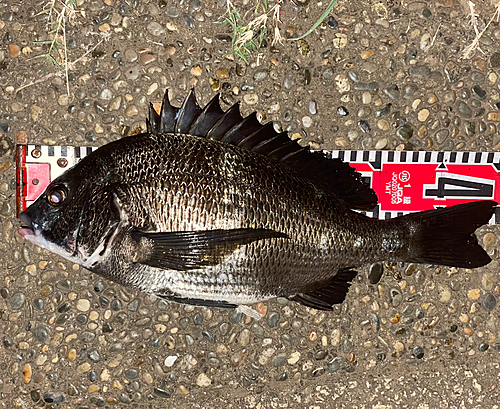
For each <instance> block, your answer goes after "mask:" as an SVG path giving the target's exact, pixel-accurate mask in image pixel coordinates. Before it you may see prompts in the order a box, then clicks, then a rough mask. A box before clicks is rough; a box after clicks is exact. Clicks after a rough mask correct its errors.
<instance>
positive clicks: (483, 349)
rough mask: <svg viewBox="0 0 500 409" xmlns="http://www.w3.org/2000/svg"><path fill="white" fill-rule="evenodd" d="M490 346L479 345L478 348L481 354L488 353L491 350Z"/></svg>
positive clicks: (485, 344)
mask: <svg viewBox="0 0 500 409" xmlns="http://www.w3.org/2000/svg"><path fill="white" fill-rule="evenodd" d="M489 347H490V346H489V344H487V343H482V344H479V346H478V347H477V349H478V350H479V351H480V352H486V351H487V350H488V348H489Z"/></svg>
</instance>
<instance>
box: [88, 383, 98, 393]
mask: <svg viewBox="0 0 500 409" xmlns="http://www.w3.org/2000/svg"><path fill="white" fill-rule="evenodd" d="M98 390H99V386H97V385H90V386H89V393H96V392H97V391H98Z"/></svg>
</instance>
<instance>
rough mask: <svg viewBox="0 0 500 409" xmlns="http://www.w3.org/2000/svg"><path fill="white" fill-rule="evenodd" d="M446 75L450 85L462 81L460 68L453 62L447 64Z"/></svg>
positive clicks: (445, 67)
mask: <svg viewBox="0 0 500 409" xmlns="http://www.w3.org/2000/svg"><path fill="white" fill-rule="evenodd" d="M444 73H445V74H446V77H447V78H448V81H449V82H450V83H455V82H457V81H458V80H459V79H460V67H459V66H458V65H457V64H456V63H455V62H453V61H448V62H447V63H446V65H445V66H444Z"/></svg>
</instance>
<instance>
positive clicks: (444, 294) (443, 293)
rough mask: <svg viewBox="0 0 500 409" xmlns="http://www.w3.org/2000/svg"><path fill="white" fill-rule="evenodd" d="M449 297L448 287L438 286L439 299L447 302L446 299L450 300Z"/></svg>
mask: <svg viewBox="0 0 500 409" xmlns="http://www.w3.org/2000/svg"><path fill="white" fill-rule="evenodd" d="M450 298H451V291H450V289H449V288H448V287H446V286H441V287H439V301H441V302H443V303H447V302H448V301H450Z"/></svg>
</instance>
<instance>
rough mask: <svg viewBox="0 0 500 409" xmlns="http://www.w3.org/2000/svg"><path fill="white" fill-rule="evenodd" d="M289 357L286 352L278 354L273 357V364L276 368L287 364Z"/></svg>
mask: <svg viewBox="0 0 500 409" xmlns="http://www.w3.org/2000/svg"><path fill="white" fill-rule="evenodd" d="M287 362H288V359H287V357H286V355H285V354H278V355H276V356H275V357H274V358H273V361H272V364H273V366H274V367H275V368H278V367H280V366H283V365H286V364H287Z"/></svg>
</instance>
